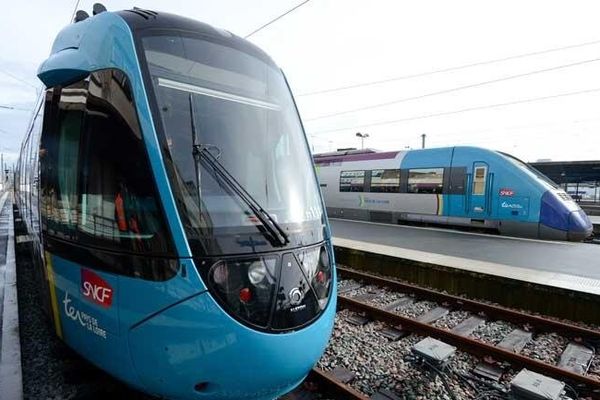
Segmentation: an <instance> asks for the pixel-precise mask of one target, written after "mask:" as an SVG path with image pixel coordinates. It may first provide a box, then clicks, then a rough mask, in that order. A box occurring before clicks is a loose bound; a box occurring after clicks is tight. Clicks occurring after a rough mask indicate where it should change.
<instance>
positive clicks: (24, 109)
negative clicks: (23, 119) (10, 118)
mask: <svg viewBox="0 0 600 400" xmlns="http://www.w3.org/2000/svg"><path fill="white" fill-rule="evenodd" d="M0 110H11V111H27V112H29V111H31V109H30V108H21V107H15V106H6V105H2V104H0Z"/></svg>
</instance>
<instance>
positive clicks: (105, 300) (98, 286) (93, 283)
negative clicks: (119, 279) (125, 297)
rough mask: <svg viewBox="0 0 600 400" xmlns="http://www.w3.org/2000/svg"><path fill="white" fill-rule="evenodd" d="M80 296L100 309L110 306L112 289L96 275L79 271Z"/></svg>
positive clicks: (85, 270)
mask: <svg viewBox="0 0 600 400" xmlns="http://www.w3.org/2000/svg"><path fill="white" fill-rule="evenodd" d="M81 294H82V295H83V296H84V297H85V298H87V299H88V300H90V301H92V302H93V303H96V304H98V305H100V306H102V307H106V308H108V307H110V306H111V305H112V296H113V289H112V287H111V286H110V285H109V284H108V282H106V281H105V280H104V279H102V278H101V277H100V276H99V275H98V274H96V273H94V272H92V271H90V270H87V269H83V268H82V269H81Z"/></svg>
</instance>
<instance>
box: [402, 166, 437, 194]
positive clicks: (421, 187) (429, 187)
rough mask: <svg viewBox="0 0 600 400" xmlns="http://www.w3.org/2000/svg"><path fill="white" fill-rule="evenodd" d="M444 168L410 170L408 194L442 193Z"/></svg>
mask: <svg viewBox="0 0 600 400" xmlns="http://www.w3.org/2000/svg"><path fill="white" fill-rule="evenodd" d="M443 188H444V168H418V169H409V170H408V190H407V193H442V190H443Z"/></svg>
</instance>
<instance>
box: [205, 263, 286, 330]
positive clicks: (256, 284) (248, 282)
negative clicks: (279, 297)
mask: <svg viewBox="0 0 600 400" xmlns="http://www.w3.org/2000/svg"><path fill="white" fill-rule="evenodd" d="M277 262H278V258H277V257H251V258H239V259H231V258H230V259H224V260H219V261H217V262H215V263H214V264H213V265H212V266H211V267H210V269H209V270H208V284H209V286H210V287H211V288H212V291H211V292H212V293H213V295H215V297H216V298H217V299H218V300H219V302H220V303H221V304H222V305H223V306H225V307H226V308H227V309H228V310H229V311H230V312H232V313H233V315H235V316H236V317H237V318H239V319H242V320H244V321H247V322H249V323H251V324H253V325H257V326H266V325H267V323H268V322H269V316H270V313H271V309H272V304H273V301H274V298H275V289H276V285H277V271H276V269H277Z"/></svg>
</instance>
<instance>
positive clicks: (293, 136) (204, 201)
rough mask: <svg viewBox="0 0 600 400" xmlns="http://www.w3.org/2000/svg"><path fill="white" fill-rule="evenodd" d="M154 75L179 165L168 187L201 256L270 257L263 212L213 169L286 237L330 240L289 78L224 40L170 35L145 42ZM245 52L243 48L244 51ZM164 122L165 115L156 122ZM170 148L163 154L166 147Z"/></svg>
mask: <svg viewBox="0 0 600 400" xmlns="http://www.w3.org/2000/svg"><path fill="white" fill-rule="evenodd" d="M141 43H142V47H143V49H144V58H145V65H146V68H147V72H148V74H149V77H150V80H151V86H152V89H153V92H154V98H155V101H156V107H155V114H157V115H155V119H158V120H159V125H158V128H159V129H158V130H162V134H163V135H164V138H165V142H166V147H167V148H168V151H167V157H165V158H166V159H167V160H166V161H167V162H171V163H172V166H173V168H172V172H171V176H170V179H171V186H172V188H173V191H174V195H175V197H176V200H177V202H178V207H179V214H180V217H181V220H182V222H183V224H184V226H185V228H186V232H187V236H188V241H189V243H190V247H191V248H192V251H193V252H194V255H211V254H241V253H254V252H261V251H267V250H269V249H270V248H271V247H276V246H277V245H276V244H274V243H272V241H271V242H270V241H269V240H266V239H268V237H267V236H266V235H265V234H264V231H265V228H266V227H267V226H266V223H265V220H263V219H261V218H260V215H258V214H257V212H256V209H255V208H253V207H250V206H249V204H248V202H246V201H244V199H243V196H240V194H239V193H238V192H237V191H235V190H232V188H233V186H232V185H230V184H228V183H227V179H226V178H224V176H223V175H221V176H219V174H216V173H215V163H214V162H212V163H208V164H207V163H206V162H199V161H201V160H199V157H194V149H196V150H198V149H201V150H202V151H204V152H205V153H208V154H205V156H207V157H205V161H206V160H208V158H212V159H214V161H216V163H217V164H218V166H219V167H221V166H222V167H223V169H224V170H225V171H226V173H227V174H229V176H230V177H231V178H232V179H233V180H234V181H235V183H236V185H235V186H238V187H240V188H241V190H242V191H246V192H247V193H248V194H249V195H250V196H251V198H252V200H253V202H254V203H256V204H259V205H260V207H261V208H262V209H263V210H265V212H266V213H267V214H266V215H268V217H269V218H270V220H272V221H273V223H274V224H275V226H277V227H281V228H282V229H283V231H284V232H285V234H286V236H287V237H288V238H289V242H288V243H287V244H284V243H281V244H280V245H279V246H278V247H281V246H286V245H287V246H288V247H298V246H301V245H302V246H305V245H310V244H314V243H318V242H320V241H322V240H323V239H324V235H325V222H324V212H323V209H322V203H321V199H320V195H319V191H318V186H317V182H316V179H315V177H314V173H313V167H312V162H311V158H310V153H309V151H308V146H307V144H306V139H305V136H304V132H303V130H302V126H301V124H300V120H299V117H298V113H297V111H296V107H295V104H294V101H293V99H292V96H291V94H290V91H289V88H288V85H287V83H286V80H285V78H284V76H283V74H282V72H281V71H280V70H279V68H277V66H275V65H274V64H273V63H272V61H270V60H269V59H267V58H266V57H265V56H260V55H257V54H250V53H249V52H245V51H243V50H241V49H240V48H233V47H230V45H228V44H227V42H226V41H218V40H215V41H212V40H207V39H206V38H199V37H194V36H191V35H190V36H188V35H186V34H183V33H167V34H160V35H152V36H146V37H143V38H142V41H141ZM240 47H241V46H240ZM157 117H158V118H157ZM163 151H165V150H163Z"/></svg>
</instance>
